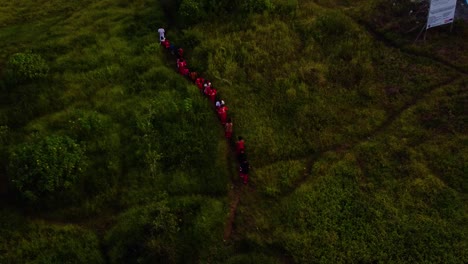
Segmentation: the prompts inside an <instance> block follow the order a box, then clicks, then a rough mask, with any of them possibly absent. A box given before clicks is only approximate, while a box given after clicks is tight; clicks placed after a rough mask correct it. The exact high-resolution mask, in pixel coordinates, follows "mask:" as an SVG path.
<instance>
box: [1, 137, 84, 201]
mask: <svg viewBox="0 0 468 264" xmlns="http://www.w3.org/2000/svg"><path fill="white" fill-rule="evenodd" d="M84 160H85V159H84V152H83V150H82V149H81V148H80V146H79V145H78V144H76V143H75V142H74V141H73V140H72V139H70V138H68V137H63V136H48V137H45V138H43V139H40V140H37V141H36V142H31V143H30V142H26V143H22V144H20V145H18V146H16V147H14V148H13V150H12V151H11V154H10V159H9V166H8V172H9V174H10V178H11V183H12V184H13V186H14V187H15V188H16V189H17V190H18V191H19V192H20V194H21V196H22V197H23V198H25V199H27V200H28V201H31V202H37V201H38V200H40V199H41V198H44V197H53V196H54V195H56V194H58V193H60V192H61V191H64V190H67V189H70V188H71V187H72V186H73V185H74V183H75V182H76V181H77V180H78V178H79V175H80V174H81V173H82V171H83V169H84V168H85V166H86V163H85V161H84Z"/></svg>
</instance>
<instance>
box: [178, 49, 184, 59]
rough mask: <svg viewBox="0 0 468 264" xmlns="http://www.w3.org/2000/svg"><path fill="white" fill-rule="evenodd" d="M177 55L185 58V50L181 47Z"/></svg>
mask: <svg viewBox="0 0 468 264" xmlns="http://www.w3.org/2000/svg"><path fill="white" fill-rule="evenodd" d="M177 56H178V57H179V58H183V57H184V50H183V49H182V48H179V49H178V50H177Z"/></svg>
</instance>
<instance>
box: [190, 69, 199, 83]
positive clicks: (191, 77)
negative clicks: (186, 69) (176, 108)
mask: <svg viewBox="0 0 468 264" xmlns="http://www.w3.org/2000/svg"><path fill="white" fill-rule="evenodd" d="M189 77H190V80H191V81H192V82H194V83H195V82H196V80H197V78H198V73H197V72H195V71H193V72H191V73H190V76H189Z"/></svg>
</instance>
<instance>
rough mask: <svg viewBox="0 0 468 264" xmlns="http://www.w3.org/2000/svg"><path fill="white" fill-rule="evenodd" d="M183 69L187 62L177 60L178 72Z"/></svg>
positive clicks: (180, 59) (182, 59)
mask: <svg viewBox="0 0 468 264" xmlns="http://www.w3.org/2000/svg"><path fill="white" fill-rule="evenodd" d="M185 67H187V62H186V61H185V60H184V58H179V59H177V68H178V69H179V71H180V69H181V68H185Z"/></svg>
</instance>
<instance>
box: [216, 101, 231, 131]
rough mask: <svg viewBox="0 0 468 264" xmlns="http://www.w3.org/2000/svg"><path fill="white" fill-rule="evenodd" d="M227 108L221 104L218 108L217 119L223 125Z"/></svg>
mask: <svg viewBox="0 0 468 264" xmlns="http://www.w3.org/2000/svg"><path fill="white" fill-rule="evenodd" d="M228 110H229V108H228V107H227V106H226V105H221V107H220V108H218V117H219V121H221V125H223V126H224V125H225V124H226V120H227V111H228Z"/></svg>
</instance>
